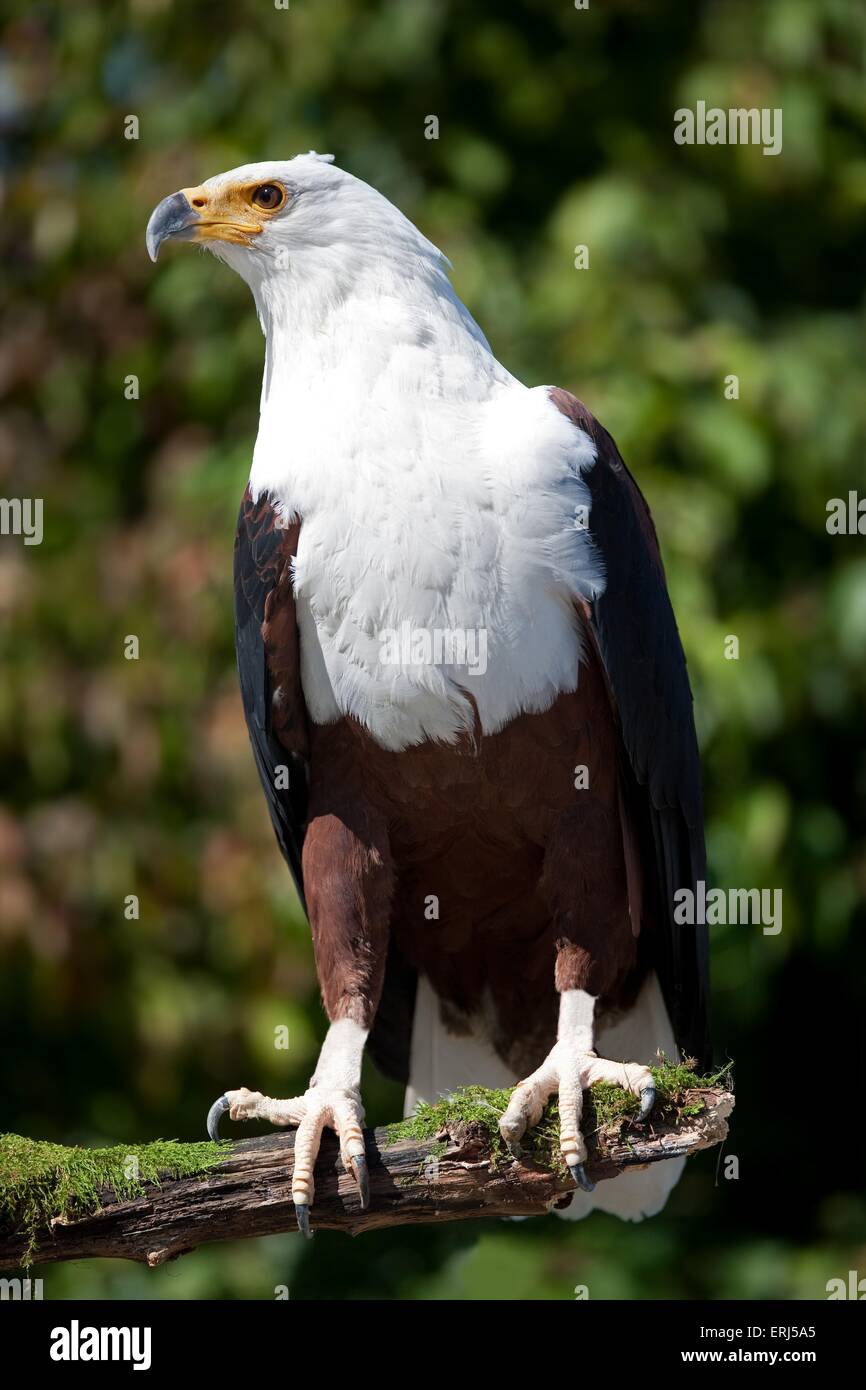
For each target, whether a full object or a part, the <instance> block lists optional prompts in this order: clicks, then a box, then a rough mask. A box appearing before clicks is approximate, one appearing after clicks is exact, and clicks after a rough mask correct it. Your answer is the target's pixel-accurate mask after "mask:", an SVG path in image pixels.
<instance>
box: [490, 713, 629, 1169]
mask: <svg viewBox="0 0 866 1390" xmlns="http://www.w3.org/2000/svg"><path fill="white" fill-rule="evenodd" d="M601 743H602V740H601V739H599V740H597V744H598V747H596V749H595V756H596V758H598V756H599V754H600V753H603V751H604V750H603V748H602V747H601ZM591 757H592V754H590V758H591ZM605 766H607V767H614V768H615V766H616V759H615V756H614V754H613V753H611V754H610V757H609V759H608V762H607V764H606V765H605V763H604V760H603V758H602V761H601V763H600V764H599V763H597V762H596V763H593V764H592V766H591V767H590V775H589V785H590V787H593V788H595V790H594V792H593V791H589V790H584V791H582V792H581V793H580V800H579V801H578V802H577V803H576V804H575V805H574V806H572V807H571V808H570V809H569V810H568V811H566V812H565V813H564V814H563V815H562V816H560V818H559V820H558V821H557V824H556V827H555V829H554V832H553V834H552V835H551V838H550V841H549V843H548V846H547V850H546V852H545V862H544V872H543V876H542V886H543V889H544V891H545V893H546V896H547V900H548V904H549V907H550V911H551V916H552V918H553V922H554V925H555V927H556V933H557V937H556V968H555V976H554V979H555V985H556V989H557V991H558V993H559V1023H558V1027H557V1036H556V1043H555V1044H554V1046H553V1048H552V1049H551V1051H550V1053H549V1054H548V1056H547V1057H546V1058H545V1060H544V1062H543V1063H542V1064H541V1066H540V1067H539V1068H538V1069H537V1070H536V1071H534V1072H533V1073H532V1074H531V1075H530V1076H528V1077H527V1078H526V1079H525V1080H524V1081H521V1082H520V1084H519V1085H518V1086H517V1088H516V1089H515V1091H514V1094H513V1095H512V1097H511V1100H510V1102H509V1105H508V1108H507V1110H506V1111H505V1114H504V1115H503V1116H502V1120H501V1122H500V1130H501V1133H502V1137H503V1139H504V1140H505V1142H506V1143H507V1144H508V1145H509V1147H512V1148H514V1147H515V1146H517V1145H518V1144H519V1141H520V1139H521V1138H522V1136H523V1134H524V1132H525V1131H526V1129H527V1128H529V1126H531V1125H534V1124H537V1123H538V1121H539V1119H540V1118H541V1114H542V1111H543V1110H544V1107H545V1105H546V1104H547V1101H548V1100H549V1098H550V1097H551V1096H552V1095H554V1094H557V1095H558V1097H559V1115H560V1144H561V1148H562V1156H563V1158H564V1159H565V1162H566V1163H567V1164H568V1167H569V1170H570V1171H571V1173H572V1175H573V1177H574V1180H575V1182H576V1183H577V1185H578V1186H579V1187H582V1188H584V1189H585V1190H587V1191H590V1190H591V1184H589V1182H588V1180H587V1177H586V1173H585V1171H584V1166H583V1165H584V1163H585V1162H586V1144H585V1143H584V1139H583V1135H582V1134H581V1130H580V1116H581V1110H582V1108H583V1092H584V1091H585V1090H586V1088H587V1087H588V1086H591V1085H592V1084H593V1083H594V1082H596V1081H609V1082H612V1083H613V1084H614V1085H616V1086H622V1087H624V1088H625V1089H626V1090H628V1091H632V1092H633V1093H634V1095H636V1096H638V1097H639V1098H640V1102H641V1104H640V1111H639V1116H638V1118H639V1120H640V1121H641V1122H643V1121H644V1120H645V1119H646V1118H647V1117H648V1115H649V1113H650V1111H651V1109H652V1107H653V1102H654V1100H655V1092H654V1090H653V1079H652V1072H651V1071H650V1069H649V1067H647V1066H644V1065H642V1064H640V1063H637V1062H610V1061H607V1060H606V1059H604V1058H602V1057H599V1056H597V1054H596V1051H595V1019H594V1014H595V1004H596V999H597V998H598V997H599V996H602V997H605V998H606V999H608V1000H609V999H611V998H612V997H615V995H616V991H617V988H618V986H620V985H621V983H622V981H623V980H624V979H625V978H626V977H627V976H628V974H629V972H630V971H631V970H632V969H633V968H634V966H635V963H636V959H637V939H636V937H635V934H634V932H633V931H632V926H631V914H630V910H629V892H628V875H627V872H626V867H625V862H624V857H623V831H622V827H621V822H620V814H621V810H620V806H619V804H618V798H617V792H616V784H615V782H611V781H610V779H609V778H608V780H607V781H605V777H604V771H605Z"/></svg>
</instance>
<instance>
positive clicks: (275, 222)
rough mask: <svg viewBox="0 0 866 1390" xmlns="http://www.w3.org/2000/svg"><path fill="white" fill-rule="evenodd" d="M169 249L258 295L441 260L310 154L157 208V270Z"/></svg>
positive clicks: (364, 190) (232, 176)
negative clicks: (172, 245)
mask: <svg viewBox="0 0 866 1390" xmlns="http://www.w3.org/2000/svg"><path fill="white" fill-rule="evenodd" d="M169 239H172V240H177V241H192V242H198V243H199V244H201V245H203V246H204V247H206V248H207V249H208V250H209V251H213V252H214V253H215V254H216V255H217V256H219V257H220V259H221V260H224V261H226V262H227V263H228V264H229V265H230V266H231V267H232V269H233V270H235V271H237V273H238V274H239V275H241V276H242V277H243V279H244V280H246V281H247V283H248V284H250V285H251V286H252V287H253V289H254V291H255V290H257V289H258V288H260V287H264V286H265V285H267V284H268V283H270V284H271V285H272V286H273V285H274V283H275V282H280V281H283V280H284V279H285V277H287V276H288V277H290V278H296V277H298V276H302V277H303V278H304V279H307V280H308V279H309V278H310V277H312V276H318V275H321V276H322V278H324V279H328V278H332V279H333V278H335V279H337V280H338V281H340V280H342V279H343V278H344V277H345V275H346V272H347V269H348V268H349V267H352V266H355V267H361V266H363V265H364V264H365V263H367V264H370V263H372V262H377V263H378V264H379V265H381V264H382V262H383V259H384V260H387V259H389V258H390V257H393V258H395V259H398V260H399V259H400V258H404V257H407V256H409V257H413V258H414V259H416V261H417V259H418V258H419V257H420V258H421V259H422V260H427V261H428V262H432V263H435V264H437V265H438V266H440V267H441V266H442V265H443V263H444V257H442V256H441V253H440V252H438V251H437V249H436V247H434V246H432V245H431V243H430V242H428V241H427V240H426V238H425V237H423V236H422V235H421V233H420V232H419V231H418V229H417V228H416V227H414V226H413V225H412V223H411V222H410V221H408V219H407V218H405V217H404V216H403V214H402V213H401V212H399V211H398V209H397V208H396V207H394V205H393V204H392V203H390V202H389V201H388V199H387V198H385V197H383V195H382V194H381V193H378V192H377V191H376V189H374V188H371V187H370V185H369V184H366V183H364V182H363V181H362V180H361V179H358V178H355V177H354V175H352V174H349V173H347V172H346V171H345V170H344V169H340V168H338V167H337V165H336V164H334V163H333V156H331V155H319V154H316V153H315V152H314V151H310V153H309V154H304V155H298V156H296V158H294V159H288V160H275V161H267V162H264V163H261V164H244V165H242V166H241V167H240V168H238V169H231V170H229V172H228V173H225V174H216V175H215V176H214V177H213V178H210V179H206V180H205V182H204V183H202V184H199V185H198V187H197V188H182V189H181V190H180V191H179V192H178V193H172V194H170V196H169V197H167V198H163V200H162V202H161V203H159V205H158V206H157V207H156V208H154V210H153V212H152V214H151V216H150V220H149V222H148V224H147V233H146V241H147V249H148V252H149V254H150V257H151V260H154V261H155V260H156V258H157V256H158V254H159V248H160V246H161V245H162V243H163V242H164V241H167V240H169Z"/></svg>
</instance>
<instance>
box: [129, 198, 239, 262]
mask: <svg viewBox="0 0 866 1390" xmlns="http://www.w3.org/2000/svg"><path fill="white" fill-rule="evenodd" d="M262 230H263V227H262V221H261V219H260V217H258V216H257V215H256V212H255V210H254V209H253V208H251V207H250V204H249V200H248V197H247V196H246V191H245V189H244V188H243V187H239V186H236V185H230V186H229V187H227V188H226V187H217V188H215V189H214V188H209V187H208V186H207V185H206V184H202V185H201V186H200V187H199V188H182V189H181V190H180V192H179V193H172V194H171V195H170V196H169V197H168V198H163V200H162V202H161V203H159V204H158V205H157V206H156V207H155V208H154V210H153V212H152V213H151V215H150V221H149V222H148V224H147V232H146V233H145V240H146V242H147V252H148V255H149V256H150V259H151V260H152V261H155V260H156V258H157V256H158V255H159V248H160V246H161V245H162V243H163V242H164V241H166V240H167V239H168V238H169V237H176V238H177V239H178V240H181V241H228V242H230V243H231V244H232V245H234V246H249V245H251V243H252V240H253V238H254V237H256V236H258V235H259V233H260V232H261V231H262Z"/></svg>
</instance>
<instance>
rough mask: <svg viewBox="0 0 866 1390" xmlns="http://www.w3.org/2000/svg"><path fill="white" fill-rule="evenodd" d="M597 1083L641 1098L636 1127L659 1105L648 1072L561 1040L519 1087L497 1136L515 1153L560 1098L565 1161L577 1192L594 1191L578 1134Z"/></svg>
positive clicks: (562, 1145)
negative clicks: (589, 1091) (550, 1103)
mask: <svg viewBox="0 0 866 1390" xmlns="http://www.w3.org/2000/svg"><path fill="white" fill-rule="evenodd" d="M596 1081H609V1082H612V1084H613V1085H615V1086H622V1087H623V1088H624V1089H625V1090H627V1091H631V1092H632V1093H633V1094H634V1095H636V1096H637V1097H638V1098H639V1099H640V1111H639V1113H638V1115H637V1123H638V1124H643V1123H644V1122H645V1121H646V1120H647V1119H648V1117H649V1113H650V1111H651V1110H652V1108H653V1104H654V1103H655V1087H654V1085H653V1078H652V1072H651V1071H650V1069H649V1067H645V1066H642V1065H641V1064H640V1063H638V1062H609V1061H607V1060H606V1059H605V1058H604V1057H597V1056H596V1054H595V1053H594V1052H591V1051H586V1052H578V1051H575V1050H574V1047H573V1046H572V1045H571V1040H570V1039H563V1040H560V1041H559V1042H558V1043H557V1044H556V1045H555V1047H554V1048H553V1049H552V1051H551V1052H550V1053H549V1054H548V1056H547V1057H546V1058H545V1060H544V1062H543V1063H542V1065H541V1066H540V1067H539V1068H538V1069H537V1071H534V1072H533V1073H532V1074H531V1076H528V1077H527V1078H526V1080H525V1081H521V1082H520V1083H519V1085H518V1086H517V1087H516V1088H515V1090H514V1093H513V1095H512V1097H511V1100H510V1101H509V1103H508V1109H507V1110H506V1111H505V1114H504V1115H503V1116H502V1119H501V1120H500V1122H499V1131H500V1133H501V1135H502V1137H503V1139H504V1140H505V1142H506V1144H507V1145H508V1147H509V1149H510V1150H511V1152H512V1153H514V1154H519V1152H520V1140H521V1139H522V1138H523V1135H524V1134H525V1133H526V1131H527V1129H529V1128H530V1127H531V1126H532V1125H536V1124H538V1121H539V1120H540V1119H541V1115H542V1112H543V1110H544V1107H545V1105H546V1104H547V1102H548V1100H549V1098H550V1097H551V1096H552V1095H553V1094H554V1092H557V1093H558V1095H559V1142H560V1148H561V1150H562V1156H563V1158H564V1159H565V1162H566V1164H567V1165H568V1170H569V1172H570V1173H571V1175H572V1177H573V1178H574V1181H575V1183H576V1184H577V1186H578V1187H581V1188H583V1190H584V1192H592V1191H593V1190H594V1188H595V1183H593V1182H590V1181H589V1178H588V1177H587V1176H586V1170H585V1168H584V1164H585V1162H586V1144H585V1142H584V1138H583V1135H582V1134H581V1132H580V1116H581V1111H582V1109H583V1092H584V1091H585V1090H586V1089H587V1087H588V1086H592V1085H593V1084H594V1083H595V1082H596Z"/></svg>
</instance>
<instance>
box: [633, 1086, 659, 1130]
mask: <svg viewBox="0 0 866 1390" xmlns="http://www.w3.org/2000/svg"><path fill="white" fill-rule="evenodd" d="M655 1103H656V1088H655V1086H644V1088H643V1090H642V1091H641V1093H640V1111H639V1112H638V1117H637V1123H638V1124H639V1125H642V1124H645V1123H646V1121H647V1120H648V1119H649V1117H650V1112H651V1111H652V1108H653V1106H654V1105H655Z"/></svg>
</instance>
